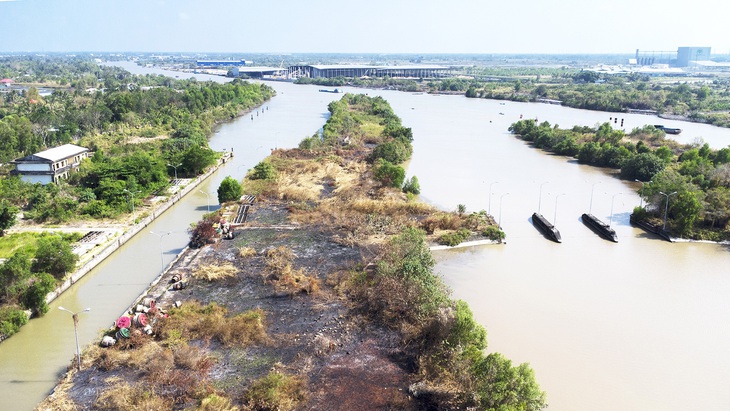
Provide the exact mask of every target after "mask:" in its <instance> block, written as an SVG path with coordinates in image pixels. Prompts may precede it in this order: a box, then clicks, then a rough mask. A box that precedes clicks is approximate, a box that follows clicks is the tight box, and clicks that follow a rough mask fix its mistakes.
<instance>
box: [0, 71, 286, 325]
mask: <svg viewBox="0 0 730 411" xmlns="http://www.w3.org/2000/svg"><path fill="white" fill-rule="evenodd" d="M0 77H2V78H5V77H11V78H16V79H22V81H17V82H15V83H14V85H15V86H17V87H19V88H13V89H8V90H5V89H4V90H0V91H2V93H0V164H2V165H0V259H2V260H3V262H2V263H0V340H2V339H4V338H6V337H8V336H10V335H12V334H13V333H15V332H17V331H18V329H19V328H20V327H21V326H22V325H24V324H25V323H27V321H28V319H29V317H30V316H31V315H43V314H44V313H45V312H46V311H47V310H48V306H47V303H46V296H47V294H48V293H49V292H51V291H52V290H54V289H55V288H56V287H57V286H58V285H59V284H60V283H61V282H62V281H63V280H64V279H65V278H66V277H67V276H68V275H69V274H70V273H73V272H74V270H75V268H76V266H77V263H78V260H79V258H78V256H77V255H76V254H74V253H73V251H72V244H73V243H74V242H75V241H77V240H78V239H79V238H80V237H81V236H82V235H81V234H79V233H78V232H71V233H63V232H61V231H60V230H59V231H54V230H53V228H52V227H54V226H55V227H58V226H60V225H66V226H80V225H87V226H88V225H91V226H94V225H107V224H110V223H112V224H114V223H123V222H124V221H125V220H126V219H129V218H132V219H139V218H141V217H142V216H144V214H145V213H149V210H150V209H151V206H149V205H147V206H146V205H145V203H146V201H145V200H146V199H150V198H153V197H166V196H169V195H170V192H169V190H170V189H171V188H173V187H174V186H175V185H179V184H180V182H179V181H175V180H176V179H177V177H180V178H191V177H195V176H197V175H199V174H201V173H203V171H204V170H206V169H207V168H208V167H209V166H211V165H212V164H214V163H215V162H216V161H217V159H218V158H219V156H220V153H216V152H214V151H213V150H211V149H210V148H209V146H208V141H207V138H208V135H209V134H210V133H211V130H212V129H213V127H214V126H215V125H216V124H218V123H220V122H223V121H227V120H230V119H232V118H234V117H236V116H238V115H240V114H241V113H243V112H246V111H248V110H251V109H253V108H254V107H256V106H259V105H260V104H261V103H263V102H264V101H266V100H268V99H270V98H271V97H272V96H273V95H274V91H273V89H271V88H270V87H268V86H266V85H262V84H250V83H247V82H244V81H241V80H234V81H232V82H229V83H226V84H217V83H212V82H210V83H207V82H206V83H203V82H197V81H195V80H175V79H170V78H167V77H163V76H133V75H131V74H129V73H128V72H126V71H124V70H121V69H119V68H115V67H105V66H99V65H97V64H96V63H94V62H93V60H90V59H88V58H50V57H38V58H29V57H6V58H3V59H0ZM39 89H48V90H53V92H52V93H49V94H48V95H44V96H41V93H40V92H39ZM66 143H74V144H79V145H82V146H84V147H87V148H90V149H91V151H93V153H94V154H93V156H92V157H91V158H90V159H88V160H84V161H83V162H82V163H81V166H80V169H79V171H78V172H76V173H73V174H71V175H70V178H69V179H67V180H60V181H59V182H58V183H56V184H47V185H41V184H31V183H27V182H24V181H22V180H21V179H20V178H19V177H18V176H14V175H11V171H12V169H13V165H12V164H11V163H10V162H11V161H12V160H13V159H16V158H19V157H23V156H28V155H31V154H34V153H36V152H38V151H41V150H45V149H47V148H52V147H55V146H57V145H61V144H66ZM173 177H174V178H175V180H174V179H173ZM177 188H179V187H177ZM135 207H137V208H136V213H133V212H134V211H135ZM29 226H30V227H33V228H38V227H42V226H51V227H50V228H48V229H47V230H46V231H44V232H38V230H26V229H25V228H27V227H29ZM13 227H15V229H13ZM9 229H12V231H11V233H10V234H8V235H5V233H6V231H7V230H9ZM71 231H73V230H71ZM79 231H82V230H81V229H79Z"/></svg>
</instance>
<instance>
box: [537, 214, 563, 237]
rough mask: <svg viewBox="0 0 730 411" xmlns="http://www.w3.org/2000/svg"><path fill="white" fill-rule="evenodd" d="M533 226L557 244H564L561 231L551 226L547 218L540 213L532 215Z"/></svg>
mask: <svg viewBox="0 0 730 411" xmlns="http://www.w3.org/2000/svg"><path fill="white" fill-rule="evenodd" d="M532 224H533V225H534V226H535V227H537V229H538V230H540V231H541V232H542V233H543V234H545V235H546V236H547V237H548V238H549V239H551V240H553V241H555V242H556V243H562V242H563V240H562V239H561V238H560V231H558V229H557V228H555V226H554V225H552V224H550V222H549V221H548V220H547V218H545V217H543V215H542V214H540V213H532Z"/></svg>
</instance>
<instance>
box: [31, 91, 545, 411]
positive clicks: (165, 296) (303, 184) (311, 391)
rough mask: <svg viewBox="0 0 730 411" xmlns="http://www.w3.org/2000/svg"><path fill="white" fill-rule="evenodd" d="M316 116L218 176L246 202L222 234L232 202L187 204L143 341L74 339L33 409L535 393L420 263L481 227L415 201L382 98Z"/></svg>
mask: <svg viewBox="0 0 730 411" xmlns="http://www.w3.org/2000/svg"><path fill="white" fill-rule="evenodd" d="M329 111H330V113H331V117H330V118H329V120H328V121H327V123H326V125H325V126H324V128H323V131H322V133H318V134H315V135H313V136H312V137H309V138H306V139H304V140H303V141H302V142H301V144H300V146H299V148H297V149H291V150H275V151H274V152H272V154H271V156H269V157H268V158H267V159H265V160H263V161H262V162H260V163H259V164H258V165H256V167H254V168H253V169H252V170H251V171H250V172H249V174H248V175H247V177H246V179H245V180H244V181H243V183H242V184H241V185H240V186H239V183H238V182H237V181H235V180H234V181H228V182H226V183H225V184H221V188H220V189H219V194H220V193H229V195H228V197H229V198H235V197H236V196H237V195H239V194H240V193H246V196H247V197H248V196H254V195H255V196H256V203H255V204H254V205H253V206H252V211H250V214H249V218H248V220H247V222H246V223H245V224H243V225H242V226H239V227H234V228H233V232H234V234H235V235H234V238H233V239H228V240H226V239H221V238H220V234H219V233H218V231H217V229H220V228H221V227H225V226H226V224H228V221H230V216H231V215H235V214H236V208H237V207H238V206H239V205H238V202H237V201H233V202H229V203H224V204H222V208H221V209H220V210H218V211H216V212H214V213H210V214H207V215H206V216H204V218H203V219H202V220H201V221H199V222H198V223H197V224H196V225H195V226H194V227H193V228H192V229H191V246H193V247H194V248H193V249H191V250H190V251H188V252H187V253H186V255H185V256H183V258H182V259H181V262H179V263H178V264H176V265H175V266H173V267H172V268H171V270H170V271H169V272H168V273H169V274H168V275H170V276H175V277H174V279H175V280H180V279H182V278H184V279H185V280H184V284H185V287H175V286H171V285H170V284H169V283H168V281H166V280H167V278H163V279H162V280H161V281H160V282H159V283H158V284H159V286H158V288H157V289H156V290H154V291H151V292H150V294H149V295H146V296H144V297H143V300H144V301H146V302H143V301H140V302H139V304H140V305H141V304H146V305H147V306H150V303H149V302H150V301H152V300H153V299H154V300H155V301H156V303H155V305H154V306H153V309H150V310H148V311H147V317H146V318H147V319H148V321H147V324H148V325H151V330H150V332H149V333H150V335H148V333H146V332H141V324H140V327H138V328H136V329H135V326H132V332H131V334H129V338H126V337H125V336H124V335H123V334H124V333H122V335H120V332H121V328H119V327H115V328H113V329H110V330H109V331H108V332H106V333H105V337H118V339H117V340H116V343H115V344H114V345H111V346H108V347H101V346H97V345H95V346H92V347H88V348H87V349H85V350H84V353H83V354H82V361H83V366H82V367H81V370H80V371H77V370H76V369H75V367H74V366H73V365H72V366H70V367H69V371H68V373H67V374H66V376H65V377H64V378H63V380H62V382H61V384H60V385H59V386H58V387H57V389H56V390H55V392H54V394H53V395H51V396H50V397H49V398H48V399H47V400H46V402H44V403H43V404H41V406H40V407H41V408H42V409H51V410H54V409H57V410H62V409H79V410H85V409H130V410H131V409H145V410H168V409H197V410H239V409H240V410H291V409H300V410H320V409H333V408H335V409H399V410H423V409H482V410H495V411H496V410H538V409H541V408H543V407H544V406H545V405H546V402H545V394H544V392H542V391H541V390H540V389H539V387H538V385H537V383H536V381H535V378H534V374H533V371H532V370H531V368H530V367H529V366H528V365H527V364H522V365H518V366H513V365H512V363H511V361H510V360H508V359H507V358H505V357H504V356H502V355H501V354H499V353H491V354H486V353H485V349H486V346H487V340H486V331H485V329H484V328H483V327H482V326H481V325H479V324H478V323H476V321H475V320H474V318H473V316H472V312H471V310H470V309H469V307H468V305H467V304H466V303H465V302H463V301H454V300H452V299H451V298H449V291H448V290H447V288H446V287H445V285H444V283H443V282H442V280H441V278H440V277H439V276H438V275H436V274H435V273H434V272H433V266H434V260H433V258H432V256H431V253H430V251H429V243H430V242H432V241H435V239H436V238H438V237H440V236H442V235H443V234H444V233H449V232H451V233H454V232H459V231H466V232H468V233H469V235H472V236H474V235H481V234H480V233H482V232H484V231H488V227H493V228H494V229H496V227H494V224H493V222H490V220H489V219H487V218H485V217H484V215H483V214H482V213H472V214H467V213H465V212H464V211H465V210H463V209H462V210H458V211H454V212H443V211H438V210H436V209H434V208H432V207H431V206H428V205H426V204H424V203H420V202H418V201H417V198H416V197H415V194H414V193H415V192H417V191H418V183H417V180H416V179H415V178H413V177H412V178H410V179H407V180H406V179H405V172H404V170H403V168H402V167H401V166H400V164H401V163H402V162H404V161H406V160H407V159H408V158H409V157H410V152H411V140H412V133H411V130H410V129H409V128H406V127H403V126H402V125H401V122H400V119H399V118H398V117H397V116H395V114H394V113H393V111H392V109H391V107H390V105H389V104H388V103H387V102H386V101H385V100H383V99H382V98H379V97H375V98H371V97H367V96H365V95H351V94H346V95H345V96H344V97H343V98H342V99H341V100H339V101H336V102H333V103H331V104H330V105H329ZM459 211H461V212H459ZM171 278H172V277H171ZM175 289H177V290H178V291H175ZM130 315H132V314H130ZM122 322H123V323H124V324H120V321H117V325H118V326H124V325H126V323H127V321H122ZM74 364H75V362H74Z"/></svg>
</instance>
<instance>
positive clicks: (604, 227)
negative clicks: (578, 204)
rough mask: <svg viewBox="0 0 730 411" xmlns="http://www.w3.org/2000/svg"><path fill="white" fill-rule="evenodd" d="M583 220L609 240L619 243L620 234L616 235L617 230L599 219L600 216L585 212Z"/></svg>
mask: <svg viewBox="0 0 730 411" xmlns="http://www.w3.org/2000/svg"><path fill="white" fill-rule="evenodd" d="M581 220H583V224H585V225H587V226H588V227H590V228H591V230H593V231H595V232H596V233H597V234H598V235H600V236H601V237H604V238H606V239H607V240H611V241H613V242H614V243H618V236H617V235H616V231H614V229H613V228H611V226H610V225H608V224H606V223H604V222H603V221H601V220H599V219H598V217H596V216H594V215H593V214H589V213H584V214H583V215H582V216H581Z"/></svg>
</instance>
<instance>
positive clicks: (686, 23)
mask: <svg viewBox="0 0 730 411" xmlns="http://www.w3.org/2000/svg"><path fill="white" fill-rule="evenodd" d="M680 46H710V47H712V53H713V54H727V53H729V52H730V25H729V24H728V23H727V2H726V1H725V0H693V1H692V2H689V1H681V2H680V1H679V0H665V1H660V0H613V1H592V0H503V1H493V0H439V1H436V0H367V1H347V0H339V1H335V0H256V1H250V0H121V1H109V0H14V1H9V0H0V52H10V51H41V52H55V51H151V52H155V51H181V52H192V51H202V52H236V53H247V52H249V53H254V52H272V53H287V52H343V53H347V52H351V53H547V54H554V53H622V54H623V53H633V52H634V51H635V50H636V49H637V48H639V49H641V50H647V51H648V50H668V51H676V49H677V47H680Z"/></svg>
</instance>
